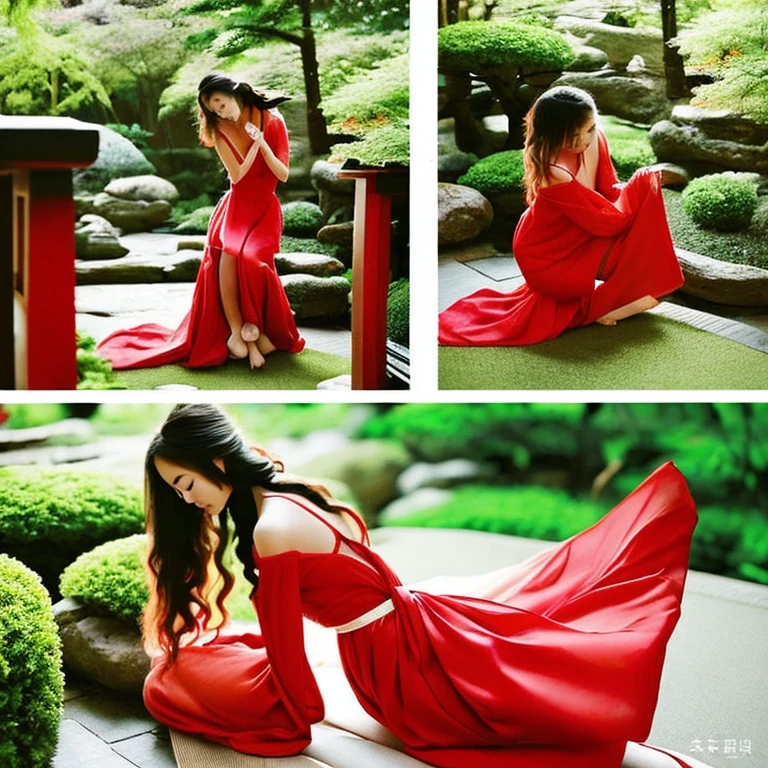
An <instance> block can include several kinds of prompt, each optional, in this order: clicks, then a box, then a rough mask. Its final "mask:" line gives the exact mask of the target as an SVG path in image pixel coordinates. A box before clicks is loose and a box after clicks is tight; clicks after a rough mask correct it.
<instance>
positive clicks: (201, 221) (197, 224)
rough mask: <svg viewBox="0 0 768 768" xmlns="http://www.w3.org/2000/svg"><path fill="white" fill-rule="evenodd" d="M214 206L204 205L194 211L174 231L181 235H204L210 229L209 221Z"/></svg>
mask: <svg viewBox="0 0 768 768" xmlns="http://www.w3.org/2000/svg"><path fill="white" fill-rule="evenodd" d="M213 209H214V206H212V205H204V206H203V207H202V208H198V209H197V210H195V211H192V213H190V214H189V215H188V216H187V217H186V218H185V219H184V220H183V221H182V222H181V223H180V224H177V225H176V226H175V227H174V228H173V231H174V232H175V233H176V234H179V235H204V234H205V233H206V232H207V231H208V222H209V221H210V220H211V215H212V214H213Z"/></svg>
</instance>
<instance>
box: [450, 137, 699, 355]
mask: <svg viewBox="0 0 768 768" xmlns="http://www.w3.org/2000/svg"><path fill="white" fill-rule="evenodd" d="M598 148H599V155H598V165H597V176H596V179H595V189H594V190H591V189H589V188H588V187H585V186H584V185H583V184H581V182H579V181H578V180H576V179H575V178H574V179H572V180H571V181H569V182H567V183H564V184H555V185H552V186H549V187H542V188H541V189H540V190H539V193H538V195H537V197H536V199H535V200H534V202H533V204H532V205H531V206H530V207H529V208H528V210H526V211H525V213H524V214H523V215H522V217H521V219H520V221H519V222H518V225H517V228H516V229H515V235H514V238H513V241H512V251H513V253H514V255H515V258H516V259H517V263H518V265H519V267H520V271H521V272H522V273H523V276H524V277H525V283H524V284H523V285H521V286H520V287H519V288H517V289H516V290H514V291H512V292H511V293H499V292H498V291H494V290H492V289H490V288H484V289H482V290H480V291H477V292H476V293H473V294H472V295H471V296H465V297H464V298H462V299H459V300H458V301H457V302H455V303H454V304H452V305H451V306H450V307H448V308H447V309H446V310H444V311H443V312H442V313H441V314H440V330H439V340H440V343H441V344H443V345H446V346H460V347H461V346H491V347H492V346H520V345H524V344H536V343H538V342H540V341H545V340H546V339H553V338H555V337H556V336H559V335H560V334H561V333H562V332H563V331H565V330H566V329H567V328H574V327H577V326H580V325H587V324H589V323H592V322H594V321H595V320H596V319H597V318H599V317H602V316H603V315H605V314H607V313H608V312H611V311H612V310H614V309H618V308H619V307H621V306H624V305H625V304H629V303H630V302H632V301H635V300H636V299H639V298H642V297H643V296H648V295H650V296H654V297H660V296H664V295H666V294H668V293H671V292H672V291H674V290H676V289H677V288H679V287H680V286H681V285H682V284H683V282H684V280H683V274H682V271H681V270H680V266H679V264H678V261H677V257H676V256H675V249H674V246H673V244H672V238H671V236H670V234H669V227H668V225H667V217H666V213H665V210H664V200H663V198H662V195H661V190H660V189H654V187H653V185H652V183H651V177H652V175H653V173H654V172H653V171H647V170H645V171H640V172H638V173H636V174H635V175H634V176H633V177H632V178H631V179H630V180H629V182H628V183H627V184H626V185H625V186H624V187H623V188H621V189H619V187H618V186H616V185H617V184H618V183H619V180H618V178H617V176H616V171H615V169H614V167H613V163H612V162H611V157H610V153H609V149H608V142H607V141H606V139H605V136H604V135H603V134H602V133H599V132H598ZM598 274H599V275H600V278H599V279H602V280H603V282H602V283H601V284H600V285H598V286H597V287H595V280H596V279H598Z"/></svg>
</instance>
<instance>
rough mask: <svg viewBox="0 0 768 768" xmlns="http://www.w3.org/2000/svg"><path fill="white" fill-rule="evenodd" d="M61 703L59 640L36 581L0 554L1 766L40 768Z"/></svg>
mask: <svg viewBox="0 0 768 768" xmlns="http://www.w3.org/2000/svg"><path fill="white" fill-rule="evenodd" d="M63 699H64V676H63V674H62V672H61V641H60V640H59V634H58V631H57V628H56V622H55V621H54V618H53V608H52V606H51V598H50V597H49V596H48V594H47V592H46V591H45V589H44V588H43V585H42V584H41V583H40V577H39V576H38V575H37V574H36V573H33V572H32V571H30V570H29V568H27V567H26V566H25V565H23V564H22V563H20V562H19V561H18V560H14V559H13V558H12V557H9V556H8V555H6V554H0V718H2V721H3V728H2V730H0V765H2V766H3V767H4V768H45V766H48V765H49V763H50V760H51V758H52V757H53V753H54V752H55V750H56V743H57V741H58V732H59V720H60V719H61V712H62V704H63Z"/></svg>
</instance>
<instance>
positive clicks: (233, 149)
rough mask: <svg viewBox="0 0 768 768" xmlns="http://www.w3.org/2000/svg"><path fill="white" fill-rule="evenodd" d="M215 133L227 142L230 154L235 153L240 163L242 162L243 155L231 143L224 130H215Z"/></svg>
mask: <svg viewBox="0 0 768 768" xmlns="http://www.w3.org/2000/svg"><path fill="white" fill-rule="evenodd" d="M216 133H218V134H219V136H221V138H222V139H224V141H225V142H226V143H227V146H228V147H229V148H230V149H231V150H232V154H233V155H235V157H237V158H238V160H239V161H240V162H241V163H242V162H243V156H242V155H241V154H240V150H239V149H238V148H237V147H236V146H235V145H234V144H233V143H232V140H231V139H230V138H229V136H227V134H226V133H224V131H216Z"/></svg>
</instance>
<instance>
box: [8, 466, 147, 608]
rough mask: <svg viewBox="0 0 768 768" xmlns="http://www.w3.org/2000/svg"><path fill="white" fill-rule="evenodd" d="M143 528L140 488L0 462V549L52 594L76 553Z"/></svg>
mask: <svg viewBox="0 0 768 768" xmlns="http://www.w3.org/2000/svg"><path fill="white" fill-rule="evenodd" d="M143 527H144V513H143V508H142V497H141V492H140V491H139V490H138V489H137V488H134V487H133V486H130V485H128V484H127V483H124V482H122V481H120V480H117V479H116V478H115V477H113V476H111V475H107V474H98V473H95V472H78V471H72V470H63V469H43V468H40V467H0V549H2V550H3V551H4V552H7V553H8V554H10V555H12V556H13V557H17V558H18V559H19V560H21V561H22V562H24V563H26V564H27V565H28V566H29V567H30V568H32V569H33V570H34V571H36V572H37V573H39V574H40V575H41V576H42V578H43V582H44V583H45V585H46V587H48V589H49V591H51V592H52V593H54V592H57V591H58V582H59V574H60V573H61V571H62V570H63V569H64V568H65V567H66V566H67V565H69V563H71V562H72V561H73V560H74V559H75V558H76V557H77V556H78V555H79V554H81V553H82V552H86V551H88V550H89V549H92V548H93V547H95V546H96V545H97V544H101V543H103V542H105V541H110V540H112V539H117V538H120V537H122V536H128V535H129V534H132V533H138V532H140V531H141V530H142V529H143Z"/></svg>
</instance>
